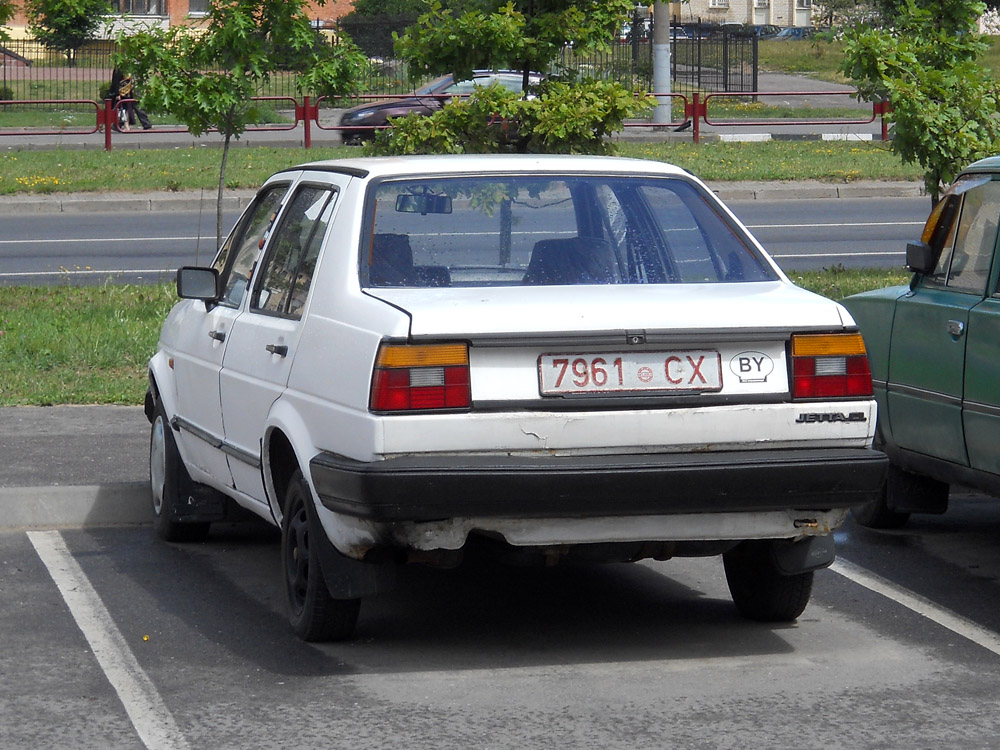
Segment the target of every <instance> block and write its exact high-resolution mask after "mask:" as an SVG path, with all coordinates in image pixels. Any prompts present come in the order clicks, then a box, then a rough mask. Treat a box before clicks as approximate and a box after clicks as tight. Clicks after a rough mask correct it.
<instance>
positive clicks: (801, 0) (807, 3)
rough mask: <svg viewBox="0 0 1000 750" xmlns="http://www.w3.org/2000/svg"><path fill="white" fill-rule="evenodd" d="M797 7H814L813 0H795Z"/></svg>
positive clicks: (800, 8)
mask: <svg viewBox="0 0 1000 750" xmlns="http://www.w3.org/2000/svg"><path fill="white" fill-rule="evenodd" d="M795 7H796V8H798V9H799V10H805V9H807V8H811V7H812V0H795Z"/></svg>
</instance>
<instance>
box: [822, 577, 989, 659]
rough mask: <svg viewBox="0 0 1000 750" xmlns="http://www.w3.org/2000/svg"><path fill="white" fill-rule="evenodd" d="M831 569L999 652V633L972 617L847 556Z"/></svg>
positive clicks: (958, 633)
mask: <svg viewBox="0 0 1000 750" xmlns="http://www.w3.org/2000/svg"><path fill="white" fill-rule="evenodd" d="M830 570H832V571H833V572H835V573H839V574H840V575H842V576H843V577H844V578H847V579H848V580H850V581H854V583H856V584H858V585H859V586H864V587H865V588H866V589H869V590H870V591H874V592H875V593H876V594H881V595H882V596H884V597H886V598H888V599H891V600H892V601H894V602H896V603H897V604H901V605H903V606H904V607H906V608H907V609H909V610H911V611H912V612H916V613H917V614H918V615H920V616H921V617H925V618H927V619H928V620H930V621H931V622H936V623H937V624H938V625H940V626H941V627H944V628H947V629H948V630H950V631H951V632H953V633H956V634H957V635H960V636H962V637H963V638H966V639H968V640H970V641H972V642H973V643H975V644H976V645H978V646H982V647H983V648H985V649H986V650H987V651H992V652H993V653H994V654H997V655H998V656H1000V636H998V635H997V634H996V633H994V632H993V631H991V630H987V629H986V628H984V627H982V626H980V625H977V624H976V623H974V622H972V620H967V619H965V618H964V617H962V616H961V615H957V614H955V613H954V612H951V611H950V610H947V609H944V608H943V607H939V606H938V605H936V604H935V603H934V602H932V601H931V600H930V599H925V598H924V597H922V596H920V595H919V594H914V593H913V592H912V591H908V590H906V589H904V588H901V587H900V586H897V585H896V584H894V583H892V582H890V581H887V580H886V579H885V578H882V577H881V576H878V575H875V574H874V573H871V572H869V571H867V570H865V569H864V568H862V567H860V566H859V565H855V564H854V563H850V562H847V561H846V560H843V559H838V560H837V561H836V562H834V563H833V565H831V566H830Z"/></svg>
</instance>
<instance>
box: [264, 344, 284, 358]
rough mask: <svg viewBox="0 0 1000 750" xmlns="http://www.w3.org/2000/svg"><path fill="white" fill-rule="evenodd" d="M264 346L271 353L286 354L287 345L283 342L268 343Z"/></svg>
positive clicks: (282, 355) (280, 355)
mask: <svg viewBox="0 0 1000 750" xmlns="http://www.w3.org/2000/svg"><path fill="white" fill-rule="evenodd" d="M264 348H265V349H267V350H268V351H269V352H270V353H271V354H277V355H278V356H279V357H284V356H285V355H286V354H288V347H287V346H285V345H284V344H268V345H267V346H265V347H264Z"/></svg>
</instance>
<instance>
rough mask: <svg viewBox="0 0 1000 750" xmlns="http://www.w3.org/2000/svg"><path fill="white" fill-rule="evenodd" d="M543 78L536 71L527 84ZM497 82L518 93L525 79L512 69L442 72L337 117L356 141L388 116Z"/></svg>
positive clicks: (431, 106)
mask: <svg viewBox="0 0 1000 750" xmlns="http://www.w3.org/2000/svg"><path fill="white" fill-rule="evenodd" d="M541 80H542V77H541V76H540V75H538V74H536V73H533V74H531V76H530V79H529V85H535V84H537V83H539V82H540V81H541ZM494 83H498V84H500V85H501V86H503V87H504V88H505V89H507V90H509V91H514V92H517V93H520V92H521V90H522V85H523V83H524V73H523V72H521V71H515V70H501V71H492V70H477V71H474V72H473V76H472V78H471V79H466V80H464V81H460V80H456V78H455V77H454V76H453V75H446V76H441V77H440V78H435V79H434V80H433V81H431V82H430V83H428V84H427V85H426V86H423V87H421V88H419V89H417V90H416V91H415V92H414V93H413V95H412V96H406V97H400V98H398V99H378V100H374V101H370V102H366V103H365V104H359V105H357V106H356V107H352V108H351V109H349V110H347V111H346V112H344V114H342V115H341V117H340V126H341V127H342V128H346V129H345V130H343V131H341V137H342V138H343V140H344V142H345V143H359V142H360V141H363V140H371V139H372V138H374V137H375V128H378V127H382V126H385V125H388V124H389V118H391V117H405V116H406V115H408V114H410V113H411V112H416V113H417V114H420V115H429V114H431V113H432V112H434V111H435V110H438V109H441V107H443V106H444V105H445V103H446V102H447V101H448V100H449V98H450V97H453V96H466V95H468V94H471V93H472V91H473V89H475V88H476V87H477V86H491V85H493V84H494Z"/></svg>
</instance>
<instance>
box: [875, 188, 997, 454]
mask: <svg viewBox="0 0 1000 750" xmlns="http://www.w3.org/2000/svg"><path fill="white" fill-rule="evenodd" d="M943 200H948V201H951V202H952V203H953V204H956V203H957V206H956V210H952V211H945V212H941V213H938V212H935V214H932V217H931V219H930V220H929V221H928V228H927V230H925V233H924V234H925V237H926V236H929V235H931V234H934V235H936V236H939V237H943V238H944V240H943V243H942V246H941V252H940V256H939V260H938V263H937V266H936V268H935V270H934V272H933V273H931V274H927V275H925V276H922V277H921V278H920V279H919V281H918V283H917V285H916V286H915V287H914V289H913V290H912V292H911V293H910V294H907V295H904V296H903V297H901V298H899V300H897V302H896V312H895V317H894V319H893V325H892V341H891V344H890V347H889V378H888V381H889V387H888V391H887V395H886V404H887V410H888V412H889V413H888V422H889V427H890V429H891V433H892V439H893V442H895V443H896V444H897V445H898V446H899V447H901V448H904V449H907V450H911V451H915V452H917V453H923V454H926V455H929V456H934V457H936V458H941V459H944V460H947V461H951V462H954V463H957V464H961V465H964V466H968V465H969V451H967V448H966V437H965V430H964V428H965V419H964V416H963V415H964V411H965V410H964V409H963V400H964V399H965V398H966V392H965V389H966V362H965V360H966V350H967V348H968V347H969V341H970V329H971V328H972V324H973V323H974V324H975V325H976V326H977V327H981V328H983V329H984V331H985V329H988V328H992V331H993V333H994V341H995V340H996V339H995V334H996V333H997V332H998V331H1000V317H997V315H992V316H988V315H980V314H979V313H978V312H977V313H976V314H975V315H973V314H971V313H972V311H973V309H974V308H976V307H977V306H979V305H980V304H981V303H982V302H983V300H984V298H985V296H986V288H987V282H988V280H989V276H990V267H991V264H992V260H993V256H994V252H995V250H996V245H997V226H998V219H1000V181H997V180H993V179H991V176H989V175H986V176H984V175H969V176H967V177H965V178H962V179H960V180H958V181H956V183H955V185H954V186H953V187H952V189H951V190H949V192H948V194H947V195H946V196H945V198H944V199H943ZM935 220H940V221H948V222H949V223H950V225H949V226H942V227H932V226H931V222H934V221H935ZM996 313H997V314H1000V308H998V309H997V310H996ZM987 338H988V336H987ZM983 345H985V344H982V345H981V344H980V343H979V338H978V336H977V337H976V345H975V347H974V349H975V351H976V352H977V356H980V355H979V354H978V352H979V351H980V349H979V347H981V346H983ZM987 356H988V355H987ZM994 361H996V359H995V355H994ZM970 385H971V386H972V387H974V388H977V389H979V391H980V396H981V397H985V394H983V393H982V391H983V390H988V386H987V385H986V384H983V383H981V382H979V381H978V380H976V379H975V378H973V379H972V380H970ZM992 399H993V401H992V403H993V404H994V405H995V404H996V401H997V397H996V394H995V393H994V394H993V395H992ZM983 403H984V404H988V403H990V402H989V400H988V398H987V400H986V401H984V402H983ZM997 414H1000V411H997ZM986 418H987V419H990V420H996V419H998V417H997V416H996V415H994V416H988V415H987V416H986ZM978 419H979V414H977V415H976V416H974V417H973V419H972V421H973V422H976V421H977V420H978ZM994 444H996V443H995V441H994Z"/></svg>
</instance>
